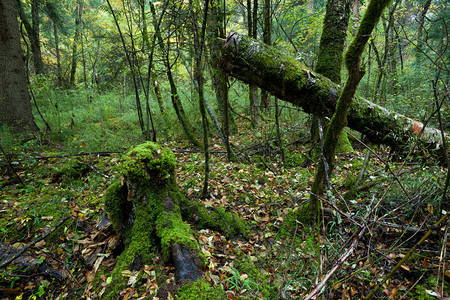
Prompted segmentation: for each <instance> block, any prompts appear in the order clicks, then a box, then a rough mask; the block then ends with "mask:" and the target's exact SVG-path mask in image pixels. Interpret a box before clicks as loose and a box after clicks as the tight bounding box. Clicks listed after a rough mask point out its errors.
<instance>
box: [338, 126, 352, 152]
mask: <svg viewBox="0 0 450 300" xmlns="http://www.w3.org/2000/svg"><path fill="white" fill-rule="evenodd" d="M353 151H354V150H353V147H352V144H350V141H349V139H348V135H347V133H346V132H345V131H342V132H341V134H340V135H339V139H338V141H337V144H336V153H348V152H353Z"/></svg>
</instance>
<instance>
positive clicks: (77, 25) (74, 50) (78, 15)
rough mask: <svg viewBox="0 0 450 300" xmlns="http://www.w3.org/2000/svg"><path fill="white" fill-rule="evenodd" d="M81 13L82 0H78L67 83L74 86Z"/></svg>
mask: <svg viewBox="0 0 450 300" xmlns="http://www.w3.org/2000/svg"><path fill="white" fill-rule="evenodd" d="M82 14H83V0H79V1H78V5H77V10H76V16H75V36H74V37H73V45H72V67H71V69H70V79H69V85H70V86H75V74H76V72H77V63H78V57H77V56H78V54H77V52H78V51H77V48H78V41H79V39H80V36H81V17H82Z"/></svg>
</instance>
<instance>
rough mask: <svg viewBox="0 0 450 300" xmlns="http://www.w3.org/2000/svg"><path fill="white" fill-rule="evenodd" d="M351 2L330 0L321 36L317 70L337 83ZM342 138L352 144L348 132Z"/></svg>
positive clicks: (314, 130)
mask: <svg viewBox="0 0 450 300" xmlns="http://www.w3.org/2000/svg"><path fill="white" fill-rule="evenodd" d="M350 4H351V3H350V0H329V1H328V3H327V9H326V14H325V19H324V21H323V30H322V35H321V37H320V46H319V54H318V60H317V63H316V67H315V71H316V72H318V73H320V74H322V75H324V76H325V77H328V78H329V79H331V80H332V81H333V82H335V83H337V84H340V83H341V69H342V57H343V54H344V49H345V39H346V37H347V27H348V21H349V18H350ZM317 118H318V117H317V116H313V117H312V122H311V138H312V140H317V139H318V137H319V134H318V119H317ZM322 123H323V122H322ZM340 139H341V143H340V144H341V145H349V144H350V143H349V141H348V137H347V135H346V134H343V135H341V136H340ZM340 150H341V149H339V150H338V151H340Z"/></svg>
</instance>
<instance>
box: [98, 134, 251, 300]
mask: <svg viewBox="0 0 450 300" xmlns="http://www.w3.org/2000/svg"><path fill="white" fill-rule="evenodd" d="M174 169H175V155H174V154H173V152H172V151H171V150H170V149H169V148H162V147H161V146H160V145H158V144H155V143H152V142H147V143H145V144H142V145H139V146H137V147H135V148H134V149H132V150H130V151H129V152H128V153H126V154H125V155H124V157H123V158H122V160H121V162H120V164H119V174H120V175H121V181H120V182H116V183H114V184H112V185H111V186H110V187H109V188H108V190H107V191H106V195H105V206H106V210H107V211H108V213H109V217H110V219H111V223H112V225H113V227H114V229H115V230H116V231H117V232H118V233H119V234H120V236H121V238H122V240H123V243H124V246H125V250H124V251H123V252H122V254H121V255H120V257H119V258H118V260H117V263H116V266H115V269H114V271H113V273H112V274H111V277H112V281H111V283H110V284H109V285H108V287H107V289H106V293H105V296H104V298H105V299H115V298H116V296H117V295H118V294H119V293H120V292H121V291H122V290H123V289H124V288H126V286H127V279H124V278H123V276H122V274H123V272H124V271H131V272H133V271H139V270H141V269H142V268H143V267H144V265H152V264H153V263H152V258H155V256H156V253H157V252H158V251H160V252H161V253H162V256H163V258H164V261H165V262H172V263H173V264H174V266H175V267H176V270H177V273H176V279H177V281H181V282H187V281H197V280H199V279H200V278H201V277H202V273H201V269H202V268H204V267H205V263H206V260H205V258H204V257H203V255H202V254H201V252H200V247H199V245H198V242H197V240H196V239H195V238H194V236H193V234H192V231H191V227H190V225H189V224H187V223H185V222H184V221H183V217H184V219H192V220H196V221H197V225H200V226H207V227H210V228H212V229H217V230H221V231H224V232H225V235H226V236H228V237H231V236H235V235H245V234H246V233H247V232H248V226H247V225H246V224H245V223H243V222H242V221H240V220H239V217H238V216H236V215H235V214H233V213H230V212H225V211H224V210H221V209H215V210H212V211H208V210H207V209H206V207H204V206H203V205H202V204H201V203H199V202H195V201H194V202H193V201H190V200H188V199H187V198H186V196H185V195H184V194H183V193H182V192H181V190H180V189H179V187H178V186H177V184H176V177H175V173H174ZM212 290H213V291H214V289H212ZM214 297H217V295H215V296H214ZM220 298H221V297H219V299H220ZM216 299H217V298H216Z"/></svg>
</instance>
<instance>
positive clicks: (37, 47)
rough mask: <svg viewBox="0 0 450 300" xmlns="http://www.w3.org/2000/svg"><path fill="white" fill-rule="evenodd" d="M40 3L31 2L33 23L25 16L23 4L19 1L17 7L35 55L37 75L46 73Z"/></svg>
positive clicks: (34, 63) (34, 61) (34, 62)
mask: <svg viewBox="0 0 450 300" xmlns="http://www.w3.org/2000/svg"><path fill="white" fill-rule="evenodd" d="M38 5H39V3H38V1H37V0H33V1H31V23H30V21H29V20H28V18H27V16H26V15H25V11H24V9H23V6H22V2H21V1H20V0H17V7H18V13H19V16H20V19H21V20H22V23H23V25H24V26H25V29H26V30H27V34H28V39H29V40H30V45H31V53H32V55H33V65H34V71H35V73H36V74H41V73H42V72H43V71H44V63H43V62H42V54H41V41H40V38H39V23H40V21H39V8H38Z"/></svg>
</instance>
